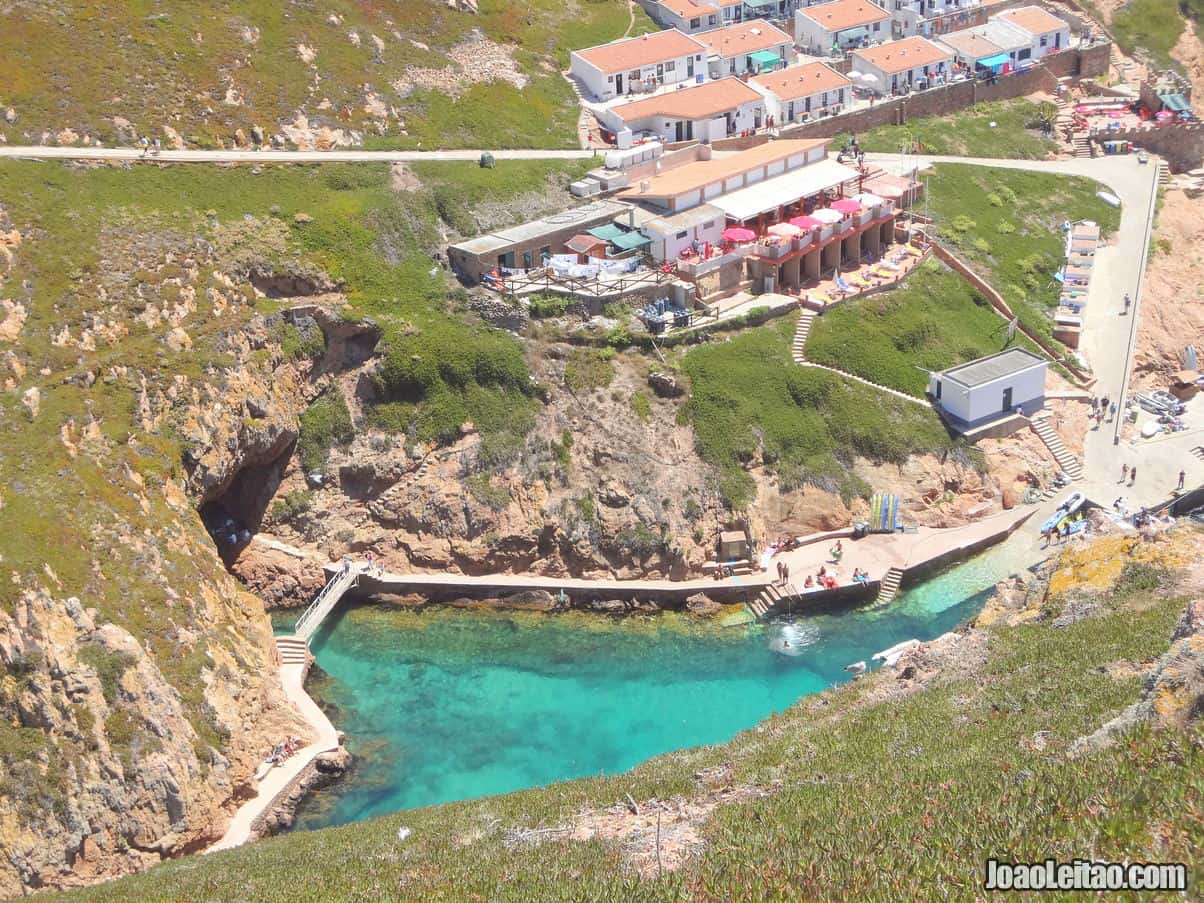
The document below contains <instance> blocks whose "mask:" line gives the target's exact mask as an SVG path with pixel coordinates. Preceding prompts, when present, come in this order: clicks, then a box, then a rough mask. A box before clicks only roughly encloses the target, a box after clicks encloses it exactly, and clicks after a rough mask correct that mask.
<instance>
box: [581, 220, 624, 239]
mask: <svg viewBox="0 0 1204 903" xmlns="http://www.w3.org/2000/svg"><path fill="white" fill-rule="evenodd" d="M585 231H586V232H588V233H589V234H590V235H592V236H593V237H594V238H600V239H602V240H603V241H614V240H615V239H616V238H618V237H619V236H620V235H626V234H627V230H626V229H620V228H619V227H618V226H616V225H615V224H614V223H607V224H606V225H604V226H598V227H596V228H594V229H586V230H585Z"/></svg>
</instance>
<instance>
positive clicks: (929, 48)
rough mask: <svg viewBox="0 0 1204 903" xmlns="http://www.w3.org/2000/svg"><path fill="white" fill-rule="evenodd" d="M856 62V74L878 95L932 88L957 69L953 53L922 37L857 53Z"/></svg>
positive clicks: (881, 45)
mask: <svg viewBox="0 0 1204 903" xmlns="http://www.w3.org/2000/svg"><path fill="white" fill-rule="evenodd" d="M852 60H853V71H854V72H857V73H860V75H861V76H862V83H863V84H864V85H865V86H866V87H867V88H869V89H871V90H873V91H874V92H875V93H877V94H894V93H897V92H900V91H903V90H913V89H917V88H925V87H930V86H931V85H932V84H933V82H934V81H940V80H943V79H945V78H948V77H949V75H950V74H951V72H952V69H953V51H951V50H950V49H949V48H947V47H942V46H940V45H939V44H936V43H935V42H933V41H930V40H928V39H927V38H921V37H919V36H913V37H910V38H903V39H902V40H900V41H890V42H888V43H886V44H880V45H878V46H877V47H863V48H861V49H860V50H854V51H853V53H852ZM867 76H868V78H867Z"/></svg>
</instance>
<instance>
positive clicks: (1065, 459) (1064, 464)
mask: <svg viewBox="0 0 1204 903" xmlns="http://www.w3.org/2000/svg"><path fill="white" fill-rule="evenodd" d="M1029 424H1030V425H1031V426H1032V428H1033V432H1034V433H1036V434H1037V437H1038V438H1039V439H1040V440H1041V441H1042V442H1044V443H1045V447H1046V448H1048V449H1049V452H1050V454H1052V455H1053V456H1054V460H1055V461H1057V462H1058V467H1060V468H1061V469H1062V470H1063V472H1065V474H1066V476H1068V477H1070V479H1071V480H1073V481H1076V482H1077V481H1078V480H1081V479H1083V465H1082V464H1080V463H1079V460H1078V458H1076V457H1075V456H1074V455H1072V454H1071V453H1070V452H1069V451H1067V450H1066V446H1065V445H1063V444H1062V440H1061V439H1059V438H1058V434H1057V433H1055V432H1054V430H1053V427H1051V426H1050V425H1049V418H1047V417H1034V418H1033V419H1032V420H1030V421H1029Z"/></svg>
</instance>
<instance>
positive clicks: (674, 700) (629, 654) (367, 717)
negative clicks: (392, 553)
mask: <svg viewBox="0 0 1204 903" xmlns="http://www.w3.org/2000/svg"><path fill="white" fill-rule="evenodd" d="M995 564H996V565H997V564H998V560H996V561H995ZM1000 576H1002V573H1001V569H1000V568H999V567H998V566H992V559H990V558H984V559H979V560H977V561H975V562H972V563H970V564H967V565H962V566H960V567H958V568H955V569H953V570H951V571H949V572H947V573H946V574H944V575H941V576H939V577H937V578H935V579H933V580H931V581H929V582H927V583H925V584H923V585H922V586H920V587H917V588H916V589H914V590H912V591H909V592H907V593H905V594H903V595H901V596H900V597H899V598H898V600H896V602H894V603H892V604H891V605H889V606H885V607H883V608H878V609H872V608H863V609H859V610H856V611H845V612H843V613H835V614H824V615H818V616H813V617H802V618H797V619H793V620H789V621H780V622H775V623H771V624H769V625H765V626H763V627H757V628H751V629H750V628H727V629H723V628H719V627H716V626H710V625H706V626H700V625H698V624H697V623H695V622H693V621H691V620H690V619H689V618H688V617H686V616H683V615H676V614H667V615H661V616H653V617H642V618H631V619H622V620H612V619H609V618H606V617H602V616H598V615H587V614H567V615H544V614H536V613H514V612H496V611H465V610H455V609H445V608H430V609H426V610H425V611H421V612H419V611H410V610H399V609H395V608H391V607H387V606H373V605H364V606H358V607H353V608H350V609H348V610H346V611H343V612H341V613H339V616H338V617H337V618H335V619H334V620H333V621H332V622H331V623H330V624H328V626H327V627H326V628H324V630H323V631H322V633H321V634H320V635H319V636H318V638H317V640H316V642H315V644H314V652H315V654H316V656H317V661H318V664H319V665H320V666H321V668H322V669H323V671H325V672H326V674H327V675H328V676H327V677H326V678H321V679H318V680H314V681H312V682H311V686H310V691H311V693H312V694H313V695H314V696H315V698H317V699H318V701H319V703H320V704H323V705H325V706H327V707H328V711H329V713H330V714H331V717H332V720H333V721H334V722H335V724H336V725H337V726H338V727H339V728H340V729H342V730H344V731H345V732H346V734H347V738H348V739H347V744H348V746H349V748H350V749H351V751H352V752H353V753H354V754H355V756H356V759H355V764H354V766H353V769H352V771H351V772H350V773H349V774H348V776H347V777H346V778H345V779H344V780H343V781H341V782H339V783H338V784H336V785H335V786H334V787H333V788H331V789H328V790H324V791H322V792H321V793H318V794H315V795H313V796H312V797H311V798H310V799H309V800H307V802H306V803H305V804H304V805H303V807H302V809H301V811H300V812H299V813H298V819H297V827H298V828H302V829H304V828H319V827H325V826H328V825H337V824H344V823H347V822H351V821H356V820H359V819H363V818H369V817H372V816H376V815H383V814H386V813H390V812H396V811H398V810H400V809H407V808H412V807H416V806H425V805H430V804H434V803H442V802H448V801H451V800H461V799H469V798H475V797H480V796H486V795H490V794H497V793H505V792H507V791H511V790H517V789H521V788H524V787H531V786H536V785H541V784H546V783H549V782H551V781H557V780H562V779H565V778H574V777H582V776H586V775H596V774H600V773H607V774H610V773H615V772H620V771H623V770H626V769H628V768H631V767H632V766H634V765H636V764H638V763H639V762H642V761H644V760H645V759H648V758H650V757H652V756H655V755H657V754H659V753H663V752H667V751H669V750H673V749H680V748H683V747H689V746H697V745H700V744H709V743H722V742H724V741H726V740H729V739H731V738H732V736H733V735H735V734H736V733H737V732H739V731H741V730H744V729H746V728H749V727H752V726H753V725H755V724H756V723H757V722H758V721H760V720H762V719H763V718H765V717H766V716H768V715H769V714H770V713H772V712H776V711H780V710H782V709H785V708H787V707H788V706H790V705H792V704H793V703H794V702H796V701H797V700H798V698H799V697H800V696H803V695H806V694H808V693H814V692H817V691H819V690H823V689H825V688H826V687H828V686H831V685H833V684H836V683H840V682H842V681H844V680H847V679H848V677H849V675H848V673H847V672H845V671H844V667H845V665H847V664H849V663H851V662H855V661H859V660H862V659H869V658H870V656H871V655H873V653H875V652H878V651H879V650H881V649H885V648H886V647H888V646H891V645H893V644H895V643H898V642H900V641H902V640H906V639H911V638H912V637H916V638H918V639H931V638H933V637H936V636H938V635H940V634H941V633H944V632H945V631H947V630H950V629H951V628H953V627H955V626H957V625H958V624H959V623H961V622H963V621H965V620H966V619H967V618H969V617H971V616H972V615H973V614H975V613H976V612H977V611H978V609H979V607H980V606H981V604H982V601H983V599H984V598H985V590H987V589H988V588H989V587H990V585H991V584H992V583H994V582H995V581H996V580H997V579H998V578H999V577H1000ZM784 641H785V642H789V644H790V645H789V646H788V647H787V646H785V645H784Z"/></svg>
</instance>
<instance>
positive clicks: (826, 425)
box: [682, 318, 953, 508]
mask: <svg viewBox="0 0 1204 903" xmlns="http://www.w3.org/2000/svg"><path fill="white" fill-rule="evenodd" d="M793 332H794V319H793V318H786V319H783V320H780V321H778V322H777V323H774V324H772V325H770V326H765V327H762V328H759V329H753V330H750V331H748V332H746V333H743V334H741V335H738V336H734V337H732V339H731V340H730V341H727V342H722V343H716V344H710V345H703V346H701V347H699V348H696V349H694V350H692V351H690V352H689V353H687V354H686V355H685V357H684V359H683V361H682V369H683V370H685V372H686V373H687V374H688V376H689V377H690V383H691V385H692V386H693V392H692V395H691V397H690V400H689V402H687V404H686V406H685V407H686V411H687V413H688V416H689V418H690V422H691V424H692V425H693V427H694V432H695V434H696V436H697V441H698V449H699V452H700V453H701V455H702V457H703V458H704V459H705V460H706V461H707V462H708V463H710V464H712V465H713V466H714V467H715V468H716V469H717V471H718V474H719V478H718V489H719V491H720V493H721V494H722V496H723V497H724V498H725V499H726V500H727V502H728V503H729V504H730V505H732V506H734V507H737V508H741V507H744V506H746V505H747V504H748V503H749V502H750V501H751V500H752V498H753V492H754V486H753V480H752V477H751V476H749V474H748V473H747V472H746V470H745V467H746V466H747V465H749V464H751V463H752V462H753V461H754V460H755V459H756V458H757V457H758V454H759V456H760V458H761V459H762V460H763V461H764V462H765V463H766V464H768V465H770V466H771V467H773V468H775V469H776V470H777V471H778V474H779V478H780V481H781V483H782V484H784V486H786V487H792V486H799V485H802V484H803V483H812V484H815V485H818V486H821V487H822V488H825V489H829V490H831V491H839V492H841V493H843V494H844V495H846V496H852V495H860V494H862V493H863V492H864V491H865V487H864V486H863V485H862V484H861V483H860V482H859V481H857V480H856V479H855V478H854V477H853V475H852V474H851V472H850V471H849V469H848V467H847V464H848V462H850V461H851V459H852V457H853V456H854V455H861V456H863V457H866V458H870V459H872V460H875V461H899V462H901V461H902V460H903V459H904V458H906V457H907V456H908V455H909V454H914V453H919V452H928V451H931V452H941V451H945V450H948V449H950V448H951V447H952V446H953V443H952V440H950V438H949V436H948V434H947V433H946V432H945V430H944V428H943V427H942V426H941V423H940V421H939V420H938V419H937V417H936V415H935V414H933V413H932V412H931V411H929V410H926V409H924V408H921V407H919V406H918V405H913V404H909V403H907V402H905V401H903V400H901V399H897V398H894V397H891V396H888V395H886V394H885V393H882V392H879V391H877V390H875V389H872V388H869V387H868V386H863V385H860V384H859V383H855V382H853V381H851V380H847V379H844V378H842V377H840V376H838V375H836V374H833V373H828V372H826V371H823V370H817V369H814V368H809V367H799V366H797V365H795V364H794V363H793V362H792V361H791V360H790V354H789V346H790V338H791V336H792V335H793Z"/></svg>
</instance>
